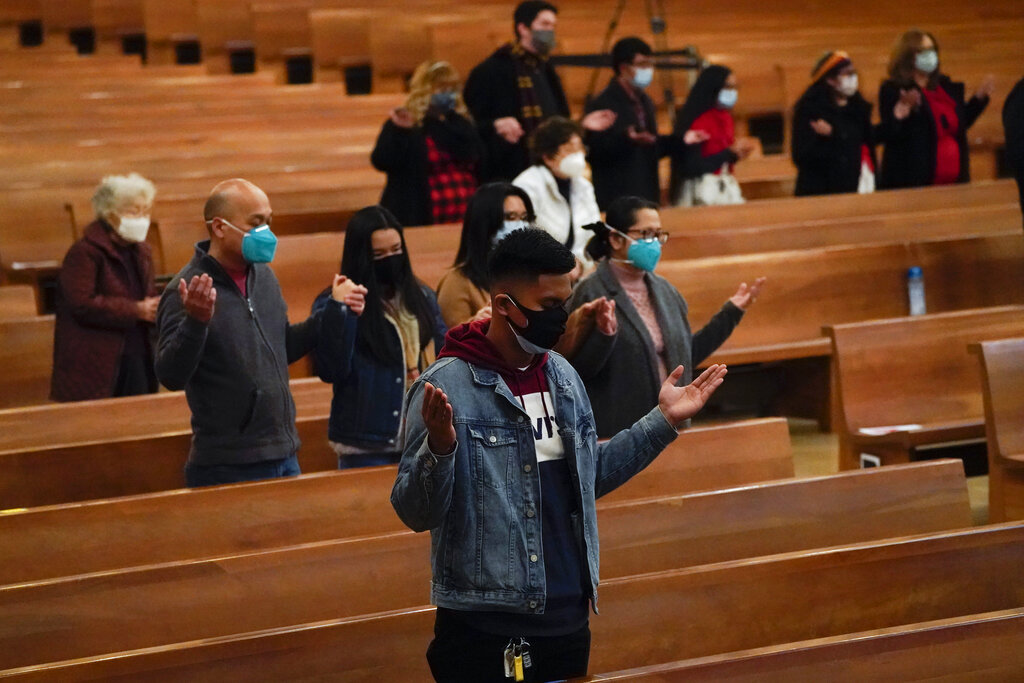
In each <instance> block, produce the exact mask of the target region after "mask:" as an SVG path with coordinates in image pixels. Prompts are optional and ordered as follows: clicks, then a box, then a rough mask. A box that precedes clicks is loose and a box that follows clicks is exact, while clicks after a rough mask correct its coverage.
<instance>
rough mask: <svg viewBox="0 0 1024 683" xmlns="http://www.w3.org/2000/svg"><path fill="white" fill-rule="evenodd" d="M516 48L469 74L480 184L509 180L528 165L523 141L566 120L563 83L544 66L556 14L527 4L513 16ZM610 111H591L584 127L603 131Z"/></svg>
mask: <svg viewBox="0 0 1024 683" xmlns="http://www.w3.org/2000/svg"><path fill="white" fill-rule="evenodd" d="M513 21H514V30H515V36H516V42H515V43H509V44H507V45H504V46H502V47H500V48H498V50H497V51H495V52H494V54H492V55H491V56H490V57H488V58H487V59H485V60H484V61H483V62H481V63H480V64H478V65H477V66H476V67H474V69H473V70H472V71H471V72H470V74H469V78H468V79H467V80H466V87H465V89H464V91H463V98H464V99H465V101H466V106H468V107H469V111H470V113H471V114H472V115H473V119H474V120H475V121H476V124H477V126H478V127H479V130H480V137H481V139H482V140H483V141H484V145H485V148H486V150H487V159H486V163H485V165H484V168H483V172H482V177H481V179H480V180H481V182H482V183H486V182H491V181H494V180H504V181H510V180H512V178H515V177H516V176H517V175H519V174H520V173H522V172H523V171H524V170H526V168H527V167H528V166H529V165H530V158H529V154H528V152H527V149H526V139H527V137H528V136H529V134H530V133H531V132H533V130H534V129H535V128H536V127H537V126H539V125H540V124H541V123H542V122H543V121H544V120H546V119H548V118H550V117H552V116H564V117H566V118H569V103H568V101H567V100H566V97H565V90H564V89H563V88H562V80H561V79H560V78H559V77H558V74H557V73H555V69H554V67H553V66H552V65H551V63H550V62H548V59H547V57H548V54H550V52H551V49H552V48H553V47H554V45H555V26H556V25H557V23H558V9H557V8H556V7H555V6H554V5H552V4H551V3H548V2H543V1H542V0H527V1H526V2H522V3H520V4H519V6H518V7H516V10H515V14H514V15H513ZM613 120H614V116H613V115H612V114H611V112H594V113H592V114H590V115H588V116H587V117H586V118H584V119H583V122H582V124H583V127H584V128H587V129H590V130H603V129H605V128H607V127H608V126H610V125H611V123H612V121H613Z"/></svg>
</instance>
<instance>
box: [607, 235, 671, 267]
mask: <svg viewBox="0 0 1024 683" xmlns="http://www.w3.org/2000/svg"><path fill="white" fill-rule="evenodd" d="M615 232H617V233H619V234H620V235H622V236H623V237H625V238H626V239H627V240H629V241H630V242H631V244H630V245H629V250H628V251H626V260H627V261H629V262H630V263H631V264H633V265H634V266H636V267H637V268H639V269H640V270H643V271H646V272H648V273H653V272H654V268H655V266H657V265H658V261H659V260H661V242H659V241H658V240H657V239H649V240H638V239H635V238H633V237H630V236H629V235H627V234H626V233H624V232H622V231H621V230H616V231H615Z"/></svg>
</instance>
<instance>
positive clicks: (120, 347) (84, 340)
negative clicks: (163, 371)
mask: <svg viewBox="0 0 1024 683" xmlns="http://www.w3.org/2000/svg"><path fill="white" fill-rule="evenodd" d="M155 195H156V189H155V188H154V187H153V183H151V182H150V181H149V180H146V179H145V178H143V177H142V176H140V175H138V174H135V173H133V174H131V175H127V176H107V177H106V178H104V179H103V181H102V182H101V183H100V185H99V187H98V188H97V189H96V193H95V194H94V195H93V198H92V205H93V208H94V209H95V211H96V220H95V221H93V222H92V223H90V224H89V225H88V226H86V228H85V230H84V234H83V235H82V238H81V239H80V240H78V241H77V242H75V243H74V244H73V245H71V249H69V250H68V253H67V255H66V256H65V257H64V264H63V265H62V266H61V270H60V279H59V294H58V299H57V325H56V330H55V332H54V344H53V378H52V381H51V384H50V397H51V398H52V399H53V400H55V401H83V400H87V399H94V398H109V397H111V396H132V395H136V394H146V393H153V392H155V391H156V390H157V383H156V376H155V374H154V371H153V347H152V343H151V341H150V337H149V333H150V329H151V328H152V324H153V321H154V319H155V318H156V307H157V304H158V303H159V301H160V298H159V296H157V291H156V285H155V283H154V281H153V258H152V253H151V251H150V247H149V245H148V244H146V242H145V239H146V233H147V231H148V230H149V214H150V210H151V209H152V207H153V197H154V196H155Z"/></svg>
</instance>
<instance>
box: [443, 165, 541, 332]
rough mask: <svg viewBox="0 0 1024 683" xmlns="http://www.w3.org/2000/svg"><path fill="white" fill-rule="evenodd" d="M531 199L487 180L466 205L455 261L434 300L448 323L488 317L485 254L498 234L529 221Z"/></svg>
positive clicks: (519, 190)
mask: <svg viewBox="0 0 1024 683" xmlns="http://www.w3.org/2000/svg"><path fill="white" fill-rule="evenodd" d="M534 220H535V217H534V215H533V203H532V202H531V201H530V195H528V194H526V190H524V189H522V188H519V187H516V186H515V185H512V184H511V183H504V182H498V183H488V184H486V185H484V186H482V187H481V188H480V189H478V190H477V191H476V194H474V195H473V197H472V198H471V199H470V200H469V205H468V206H467V207H466V217H465V219H464V220H463V221H462V237H461V238H460V239H459V251H458V253H457V254H456V255H455V263H454V265H453V266H452V269H451V270H449V271H448V272H447V273H445V274H444V276H443V277H442V278H441V282H440V283H438V286H437V302H438V304H440V306H441V315H442V316H443V317H444V322H445V324H446V325H447V326H448V327H455V326H456V325H461V324H462V323H464V322H469V321H471V320H478V319H482V318H490V317H491V307H490V304H489V303H488V302H489V301H490V294H488V292H487V255H488V254H490V252H491V248H492V247H494V245H495V244H497V243H498V241H499V240H501V238H503V237H505V235H507V234H509V233H511V232H512V231H514V230H518V229H520V228H526V227H529V226H530V225H532V224H533V222H534Z"/></svg>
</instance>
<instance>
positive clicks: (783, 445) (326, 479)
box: [0, 418, 793, 585]
mask: <svg viewBox="0 0 1024 683" xmlns="http://www.w3.org/2000/svg"><path fill="white" fill-rule="evenodd" d="M300 419H301V418H300ZM3 433H5V434H6V433H7V432H6V431H4V432H3ZM151 450H152V448H151V447H147V446H146V445H144V444H143V445H142V446H140V447H139V448H137V449H136V450H135V451H134V452H135V453H137V455H138V460H140V461H141V462H144V461H145V458H146V457H152V454H151ZM97 451H98V454H97V456H96V457H99V454H101V453H104V452H106V451H103V450H100V449H97ZM694 454H699V456H695V455H694ZM6 457H7V456H0V463H2V462H3V461H4V460H5V459H6ZM301 458H302V455H301V454H300V461H301ZM122 459H123V458H122ZM112 460H114V458H112ZM26 462H27V463H28V462H31V460H30V458H26ZM303 465H304V466H305V465H306V463H305V462H304V461H303ZM86 466H87V463H86V464H77V463H76V467H77V469H78V470H81V469H83V468H84V467H86ZM26 469H27V465H26ZM125 469H126V470H127V471H128V472H131V467H130V466H127V465H126V466H125ZM154 469H155V468H154ZM58 474H59V473H55V475H54V476H58ZM174 474H175V475H176V476H177V477H178V478H179V479H180V476H181V474H180V462H179V463H177V469H176V470H175V471H174ZM396 474H397V468H396V467H394V466H390V467H375V468H366V469H358V470H352V471H344V472H321V473H315V474H304V475H302V476H299V477H295V478H290V479H281V480H275V481H270V482H251V483H246V484H236V485H231V486H220V487H213V488H202V489H192V490H187V489H179V490H168V491H163V492H161V493H152V494H148V495H136V496H130V497H124V498H111V499H107V500H92V501H88V502H80V503H69V504H63V505H52V506H49V507H32V508H29V509H24V510H10V511H7V512H5V513H4V514H0V539H2V545H3V547H4V549H5V556H6V557H8V558H9V559H10V561H9V562H5V563H3V564H2V565H0V585H3V584H9V583H17V582H24V581H31V580H33V579H48V578H53V577H57V576H64V575H67V574H85V573H91V572H102V571H108V570H113V569H117V568H120V567H129V566H136V565H143V564H148V563H154V562H172V561H177V560H183V559H188V558H194V557H217V556H226V555H231V554H235V553H242V552H249V551H255V550H261V549H267V548H272V547H275V546H281V545H289V544H299V543H315V542H320V541H325V540H329V539H336V538H346V537H350V536H361V535H368V534H383V533H390V532H396V531H401V530H403V529H404V528H405V527H404V526H402V524H401V522H400V521H399V519H398V517H397V516H396V515H395V514H394V512H393V511H392V510H391V506H390V503H389V497H390V492H391V487H392V486H393V485H394V482H395V476H396ZM6 476H7V475H6V474H5V477H6ZM792 476H793V460H792V456H791V453H790V445H789V432H788V429H787V427H786V423H785V421H784V420H781V419H777V418H775V419H764V420H749V421H744V422H738V423H730V424H724V425H720V426H714V427H695V428H692V429H690V430H687V431H686V432H684V433H683V434H682V435H681V436H680V438H678V439H677V440H676V441H675V442H674V443H673V444H672V445H671V446H670V447H669V449H668V450H667V451H666V452H665V453H663V454H662V455H661V456H660V457H659V458H658V459H657V460H655V461H654V463H653V464H652V465H650V466H649V467H648V468H647V469H646V470H644V471H643V472H641V473H640V474H639V475H637V476H636V477H634V478H633V479H632V480H631V481H630V482H629V483H628V484H627V485H626V486H623V487H622V488H620V489H617V490H616V491H613V492H612V493H610V494H609V495H607V496H605V497H604V498H603V499H602V500H603V502H605V503H608V504H611V503H615V502H623V501H630V500H638V499H644V498H652V497H657V496H665V495H671V494H678V493H686V492H693V491H706V490H713V489H721V488H730V487H735V486H743V485H746V484H751V483H755V482H763V481H770V480H777V479H786V478H789V477H792ZM124 479H127V477H124ZM129 484H130V482H127V483H126V484H124V485H125V486H127V485H129ZM170 485H171V486H178V485H180V484H177V483H176V482H175V481H171V484H170ZM168 488H169V487H168ZM195 510H206V511H208V512H207V513H206V515H205V516H206V520H205V521H204V523H203V533H201V534H197V533H196V529H195V523H194V514H195V512H194V511H195Z"/></svg>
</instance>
